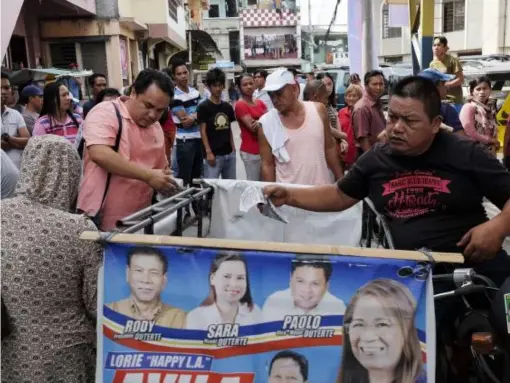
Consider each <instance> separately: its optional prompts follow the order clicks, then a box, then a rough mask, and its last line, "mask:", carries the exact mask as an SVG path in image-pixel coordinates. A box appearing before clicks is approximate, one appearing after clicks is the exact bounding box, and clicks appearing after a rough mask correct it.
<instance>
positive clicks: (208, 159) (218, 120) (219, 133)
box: [197, 68, 236, 179]
mask: <svg viewBox="0 0 510 383" xmlns="http://www.w3.org/2000/svg"><path fill="white" fill-rule="evenodd" d="M225 81H226V76H225V72H223V71H222V70H221V69H219V68H214V69H211V70H210V71H209V72H207V75H206V78H205V82H206V85H207V87H208V88H209V90H210V92H211V95H210V97H209V98H208V99H207V100H205V101H204V102H202V103H201V104H200V105H199V106H198V108H197V121H198V123H199V124H200V133H201V137H202V148H203V151H204V178H220V176H221V178H223V179H235V178H236V152H235V146H234V136H233V135H232V129H231V126H230V125H231V124H232V122H233V121H235V115H234V109H233V108H232V106H231V105H230V104H229V103H228V102H225V101H222V100H221V94H222V92H223V90H224V89H225Z"/></svg>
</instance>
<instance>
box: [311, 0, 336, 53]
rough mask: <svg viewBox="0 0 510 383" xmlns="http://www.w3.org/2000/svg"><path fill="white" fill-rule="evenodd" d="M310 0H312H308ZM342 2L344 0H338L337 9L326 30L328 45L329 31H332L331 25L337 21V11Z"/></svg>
mask: <svg viewBox="0 0 510 383" xmlns="http://www.w3.org/2000/svg"><path fill="white" fill-rule="evenodd" d="M308 1H310V0H308ZM341 2H342V0H336V5H335V11H334V12H333V17H332V18H331V21H330V22H329V26H328V30H327V32H326V37H325V38H324V45H326V44H327V43H328V40H329V32H330V31H331V26H332V25H333V24H334V23H335V21H336V13H337V11H338V6H339V5H340V3H341Z"/></svg>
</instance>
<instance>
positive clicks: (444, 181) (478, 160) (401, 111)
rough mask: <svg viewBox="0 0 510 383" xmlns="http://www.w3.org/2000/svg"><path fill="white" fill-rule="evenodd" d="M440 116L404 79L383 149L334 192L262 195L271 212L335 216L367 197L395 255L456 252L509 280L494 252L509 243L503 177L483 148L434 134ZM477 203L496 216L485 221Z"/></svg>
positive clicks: (506, 260) (414, 82)
mask: <svg viewBox="0 0 510 383" xmlns="http://www.w3.org/2000/svg"><path fill="white" fill-rule="evenodd" d="M440 108H441V100H440V95H439V92H438V90H437V89H436V87H435V85H434V84H433V83H432V82H431V81H429V80H427V79H423V78H420V77H409V78H406V79H403V80H402V81H400V82H399V83H398V84H397V85H396V86H395V89H394V92H393V95H392V97H391V99H390V104H389V111H388V120H387V126H386V131H387V133H388V138H389V140H388V143H385V144H378V145H375V146H374V147H373V148H372V149H371V150H370V151H368V152H367V153H365V154H364V155H363V156H362V157H361V158H359V160H358V161H357V162H356V163H355V164H354V166H353V168H352V169H351V171H350V172H349V173H347V175H346V176H345V177H344V178H343V179H341V180H339V181H338V183H337V185H336V186H335V185H330V186H320V187H311V188H299V189H297V188H285V187H283V186H276V185H274V186H273V185H272V186H267V187H266V188H265V189H264V193H265V194H266V196H268V197H269V198H271V199H272V201H273V202H274V203H275V205H277V206H281V205H283V204H287V205H291V206H295V207H299V208H302V209H306V210H312V211H342V210H345V209H348V208H349V207H351V206H353V205H354V204H356V203H357V202H358V201H360V200H362V199H364V198H366V197H369V198H370V199H371V200H372V201H373V203H374V205H375V207H376V209H377V211H378V212H379V213H381V214H382V215H384V216H385V217H386V219H387V221H388V224H389V227H390V231H391V234H392V236H393V239H394V243H395V246H396V248H397V249H399V250H417V249H420V248H428V249H431V250H434V251H441V252H462V253H463V254H464V256H465V258H466V263H467V264H468V265H470V266H476V267H477V268H478V269H477V270H478V271H479V272H482V273H484V272H486V273H491V274H492V275H490V276H489V275H488V276H489V277H492V278H495V279H496V280H498V281H499V280H500V279H501V278H502V277H504V276H508V275H510V257H508V256H507V255H506V253H505V252H504V251H503V250H502V249H501V246H502V243H503V240H504V238H505V237H506V236H509V235H510V202H509V201H510V174H509V173H508V172H507V171H506V170H505V169H504V167H503V166H502V165H501V163H500V162H499V161H498V160H497V158H496V157H495V156H494V155H493V154H491V153H490V152H489V151H488V150H487V149H485V148H484V147H483V146H482V145H479V144H478V143H476V142H475V141H473V140H470V139H469V138H464V137H460V136H459V135H454V134H449V133H446V132H443V131H440V129H439V127H440V125H441V117H440ZM484 197H485V198H487V199H488V200H490V201H491V202H492V203H493V204H495V205H496V206H498V207H499V208H500V209H502V212H501V213H500V214H499V215H498V216H496V217H495V218H494V219H493V220H491V221H488V219H487V217H486V214H485V211H484V208H483V207H482V199H483V198H484ZM489 264H490V266H489ZM488 267H490V271H487V270H488ZM482 270H483V271H482Z"/></svg>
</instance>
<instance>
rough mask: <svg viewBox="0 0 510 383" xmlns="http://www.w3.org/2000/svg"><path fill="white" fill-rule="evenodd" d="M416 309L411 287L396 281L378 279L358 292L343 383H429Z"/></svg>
mask: <svg viewBox="0 0 510 383" xmlns="http://www.w3.org/2000/svg"><path fill="white" fill-rule="evenodd" d="M415 310H416V301H415V299H414V297H413V296H412V294H411V292H410V291H409V289H408V288H407V287H406V286H404V285H403V284H401V283H399V282H396V281H394V280H391V279H376V280H373V281H371V282H369V283H367V284H366V285H364V286H362V287H361V288H360V289H358V291H357V292H356V294H355V295H354V297H353V298H352V300H351V302H350V303H349V305H348V306H347V309H346V311H345V316H344V345H343V356H342V366H341V368H340V374H339V377H338V380H337V383H417V382H420V383H421V382H422V381H425V375H424V373H423V370H422V361H421V347H420V341H419V339H418V333H417V331H416V327H415V325H414V314H415Z"/></svg>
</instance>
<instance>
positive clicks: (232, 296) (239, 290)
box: [186, 252, 262, 330]
mask: <svg viewBox="0 0 510 383" xmlns="http://www.w3.org/2000/svg"><path fill="white" fill-rule="evenodd" d="M260 322H262V311H261V310H260V308H259V307H258V306H257V305H256V304H254V303H253V298H252V296H251V290H250V279H249V277H248V266H247V264H246V260H245V259H244V257H243V256H242V255H241V254H239V253H233V252H227V253H220V254H218V255H217V256H216V258H215V259H214V261H213V262H212V264H211V270H210V271H209V294H208V295H207V297H206V298H205V300H204V301H203V302H202V304H201V305H200V306H199V307H197V308H196V309H193V310H191V311H190V312H189V313H188V316H187V318H186V328H188V329H195V330H206V329H207V328H208V327H209V326H210V325H212V324H220V323H232V324H234V323H235V324H239V325H241V326H246V325H252V324H257V323H260Z"/></svg>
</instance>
